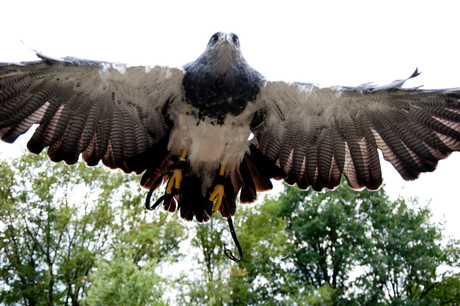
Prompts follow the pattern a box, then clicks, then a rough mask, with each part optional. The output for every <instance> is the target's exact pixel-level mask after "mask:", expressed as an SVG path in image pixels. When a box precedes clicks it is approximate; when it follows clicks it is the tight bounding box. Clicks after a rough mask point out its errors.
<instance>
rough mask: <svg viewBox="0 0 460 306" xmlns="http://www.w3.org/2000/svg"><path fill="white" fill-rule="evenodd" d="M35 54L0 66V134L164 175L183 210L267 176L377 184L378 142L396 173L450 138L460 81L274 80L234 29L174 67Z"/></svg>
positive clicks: (458, 121) (261, 187)
mask: <svg viewBox="0 0 460 306" xmlns="http://www.w3.org/2000/svg"><path fill="white" fill-rule="evenodd" d="M38 56H39V57H40V60H39V61H36V62H25V63H20V64H0V137H1V139H2V140H3V141H6V142H14V141H15V140H16V139H17V137H18V136H19V135H21V134H23V133H25V132H26V131H27V130H28V129H29V128H30V127H31V126H32V125H33V124H39V126H38V128H37V129H36V130H35V133H34V134H33V136H32V138H31V139H30V140H29V142H28V148H29V150H30V151H31V152H33V153H39V152H41V151H42V150H43V149H44V148H45V147H49V149H48V156H49V157H50V159H51V160H52V161H56V162H60V161H65V162H66V163H67V164H74V163H76V162H77V161H78V158H79V156H80V153H81V155H82V157H83V160H84V161H85V162H86V163H87V164H88V165H96V164H98V163H99V161H100V160H102V162H103V163H104V164H105V165H106V166H108V167H110V168H120V169H122V170H123V171H125V172H131V171H135V172H136V173H138V174H140V173H143V174H144V175H143V178H142V179H141V184H142V185H143V186H144V187H146V188H152V189H155V188H158V186H159V185H160V183H161V182H165V183H167V186H166V195H168V196H167V197H166V198H165V201H164V204H163V206H164V208H165V209H166V210H169V211H176V210H178V209H179V210H180V214H181V216H182V217H183V218H185V219H187V220H192V219H193V218H194V217H195V218H196V219H197V220H198V221H199V222H205V221H207V220H208V219H209V217H210V216H211V215H212V211H213V210H217V211H219V212H220V213H221V214H222V215H223V216H224V217H226V216H227V215H228V213H227V210H226V209H224V206H226V207H228V208H229V212H230V214H234V212H235V210H236V205H235V200H236V197H237V195H238V193H239V192H240V191H241V193H240V201H241V202H243V203H250V202H253V201H254V200H255V199H256V193H257V192H258V191H265V190H269V189H271V188H272V184H271V182H270V179H271V178H276V179H284V180H285V181H286V182H288V183H290V184H294V183H296V184H297V185H298V186H299V188H302V189H305V188H308V187H310V186H311V187H312V188H313V189H314V190H317V191H320V190H322V189H324V188H328V189H333V188H335V187H336V186H337V185H338V184H339V183H340V179H341V176H342V175H344V176H345V177H346V179H347V180H348V182H349V185H350V187H352V188H355V189H360V188H364V187H367V188H368V189H377V188H379V186H380V185H381V184H382V177H381V170H380V162H379V157H378V153H377V148H379V149H380V150H381V151H382V153H383V156H384V158H385V159H386V160H388V161H390V162H391V163H392V164H393V166H394V167H395V168H396V169H397V170H398V172H399V173H400V174H401V176H402V177H403V178H404V179H405V180H413V179H416V178H417V177H418V176H419V174H420V173H422V172H429V171H433V170H434V169H435V168H436V165H437V162H438V160H440V159H443V158H446V157H447V156H448V155H449V154H450V153H451V152H453V151H458V150H460V102H459V99H460V88H454V89H442V90H421V89H419V88H409V89H404V88H402V85H403V84H404V82H405V81H406V80H401V81H395V82H393V83H391V84H388V85H385V86H374V85H369V84H364V85H362V86H358V87H340V86H336V87H332V88H319V87H317V86H315V85H313V84H306V83H285V82H270V81H267V80H265V78H264V77H263V75H262V74H261V73H259V72H258V71H256V70H254V69H253V68H252V67H251V66H249V64H248V63H247V61H246V60H245V59H244V57H243V55H242V53H241V48H240V42H239V39H238V37H237V36H236V35H235V34H233V33H222V32H219V33H216V34H214V35H213V36H212V37H211V39H210V40H209V42H208V45H207V47H206V50H205V52H204V53H203V54H202V55H201V56H200V57H198V59H197V60H196V61H194V62H191V63H189V64H186V65H185V66H184V67H183V68H182V69H179V68H169V67H158V66H157V67H154V68H148V67H125V66H123V65H113V64H110V63H106V62H98V61H87V60H81V59H76V58H64V59H62V60H55V59H52V58H48V57H46V56H43V55H41V54H38ZM417 75H418V72H417V71H416V72H414V74H413V75H411V76H410V77H409V78H412V77H415V76H417ZM251 133H252V134H253V135H254V137H253V138H252V139H250V140H249V141H248V138H249V136H250V135H251ZM221 203H224V204H225V205H221Z"/></svg>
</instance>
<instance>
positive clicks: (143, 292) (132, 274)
mask: <svg viewBox="0 0 460 306" xmlns="http://www.w3.org/2000/svg"><path fill="white" fill-rule="evenodd" d="M131 253H132V252H129V251H125V250H119V251H118V252H116V253H115V256H114V258H112V259H111V260H109V261H108V260H105V259H103V258H99V259H98V260H97V263H96V266H97V271H96V272H95V273H93V274H92V275H91V276H90V281H91V282H92V284H91V287H90V289H89V291H88V295H87V297H86V298H84V299H83V300H80V301H81V302H83V304H87V305H90V306H103V305H107V306H109V305H126V306H137V305H164V303H163V301H162V295H163V293H164V292H163V287H162V285H163V280H162V279H161V278H160V277H159V276H158V275H157V274H156V272H155V268H156V264H154V262H153V261H152V262H149V264H148V265H145V266H141V267H139V266H138V265H137V264H135V263H134V261H135V255H134V254H131Z"/></svg>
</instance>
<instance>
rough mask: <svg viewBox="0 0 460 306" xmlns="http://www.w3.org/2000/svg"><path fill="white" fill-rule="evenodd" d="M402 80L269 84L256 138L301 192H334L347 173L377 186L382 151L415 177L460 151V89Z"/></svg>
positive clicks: (353, 181) (357, 184) (354, 182)
mask: <svg viewBox="0 0 460 306" xmlns="http://www.w3.org/2000/svg"><path fill="white" fill-rule="evenodd" d="M417 75H418V72H417V71H416V72H415V73H414V74H413V75H412V76H411V77H414V76H417ZM411 77H410V78H411ZM405 81H406V80H402V81H395V82H393V83H391V84H389V85H386V86H373V85H369V84H364V85H361V86H359V87H335V88H318V87H316V86H314V85H312V84H302V83H295V84H287V83H283V82H268V83H267V84H266V86H265V87H263V88H261V92H260V96H259V99H261V100H262V101H261V102H262V103H263V104H264V107H263V109H261V110H260V111H259V112H258V113H256V115H255V117H254V121H253V123H252V126H251V128H252V132H253V134H254V136H255V137H254V138H253V140H252V142H253V144H254V145H255V146H256V147H258V148H259V150H260V151H262V153H264V154H265V155H266V156H267V157H268V158H269V159H270V160H271V161H273V162H276V163H277V164H278V165H279V166H280V167H281V168H282V169H283V170H284V171H285V173H286V174H287V177H286V179H285V180H286V182H288V183H290V184H293V183H297V184H298V186H299V188H302V189H305V188H307V187H309V186H312V188H313V189H314V190H317V191H320V190H322V189H323V188H329V189H332V188H334V187H336V186H337V185H338V184H339V183H340V179H341V175H342V174H343V175H344V176H345V177H346V178H347V180H348V183H349V185H350V187H352V188H355V189H360V188H364V187H367V188H368V189H371V190H373V189H377V188H379V186H380V185H381V184H382V177H381V170H380V162H379V157H378V153H377V148H379V149H380V150H381V151H382V153H383V157H384V158H385V159H386V160H388V161H390V162H391V163H392V164H393V166H394V167H395V168H396V170H398V172H399V173H400V174H401V176H402V177H403V178H404V179H405V180H414V179H416V178H417V177H418V176H419V174H420V173H421V172H430V171H433V170H434V169H435V168H436V165H437V162H438V160H440V159H443V158H446V157H447V156H448V155H449V154H450V153H451V152H452V151H455V150H460V102H459V99H460V88H456V89H445V90H420V89H418V88H412V89H402V88H401V86H402V85H403V84H404V82H405Z"/></svg>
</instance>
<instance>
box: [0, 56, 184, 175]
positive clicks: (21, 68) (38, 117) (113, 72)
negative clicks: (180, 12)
mask: <svg viewBox="0 0 460 306" xmlns="http://www.w3.org/2000/svg"><path fill="white" fill-rule="evenodd" d="M40 57H41V58H42V60H41V61H37V62H26V63H21V64H2V65H0V138H1V139H2V140H3V141H6V142H14V141H15V140H16V138H17V137H18V136H19V135H21V134H23V133H25V132H26V131H27V130H28V129H29V128H30V126H31V125H32V124H34V123H38V124H39V127H38V128H37V129H36V131H35V133H34V134H33V136H32V138H31V139H30V141H29V143H28V148H29V150H30V151H31V152H33V153H37V154H38V153H39V152H41V151H42V150H43V148H44V147H47V146H49V147H50V148H49V150H48V156H49V157H50V159H51V160H53V161H56V162H59V161H65V162H66V163H67V164H74V163H76V162H77V161H78V156H79V155H80V153H82V157H83V159H84V160H85V162H86V163H87V164H88V165H96V164H97V163H98V162H99V161H100V160H101V159H102V161H103V163H104V164H105V165H106V166H108V167H110V168H121V169H122V170H124V171H125V172H130V171H131V170H130V169H128V168H127V167H126V165H125V160H126V159H127V158H129V157H132V156H135V155H137V154H140V153H142V152H145V151H146V150H147V149H148V148H150V147H151V146H152V145H154V144H155V143H157V142H158V141H159V140H161V139H162V138H164V137H165V136H167V135H168V134H169V127H168V125H167V124H166V123H165V119H164V114H163V110H164V107H165V106H166V105H167V104H168V102H171V101H173V100H174V99H178V98H179V99H181V98H182V89H181V86H182V78H183V72H182V70H180V69H176V68H165V67H154V68H152V69H149V68H147V67H125V66H119V67H116V66H115V65H112V64H109V63H105V62H96V61H85V60H78V59H75V58H66V59H65V61H56V60H53V59H50V58H47V57H43V56H40Z"/></svg>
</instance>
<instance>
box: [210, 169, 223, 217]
mask: <svg viewBox="0 0 460 306" xmlns="http://www.w3.org/2000/svg"><path fill="white" fill-rule="evenodd" d="M224 170H225V166H224V165H220V170H219V176H224V173H225V171H224ZM223 196H224V185H222V184H216V186H214V191H213V192H212V193H211V196H210V197H209V201H211V202H212V201H214V200H215V199H216V198H217V200H216V205H215V206H214V211H218V210H219V207H220V205H221V204H222V197H223Z"/></svg>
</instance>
